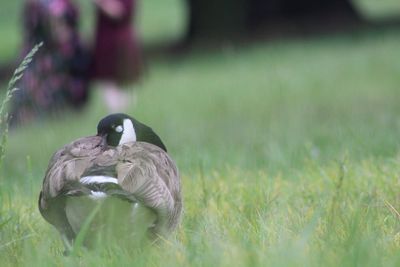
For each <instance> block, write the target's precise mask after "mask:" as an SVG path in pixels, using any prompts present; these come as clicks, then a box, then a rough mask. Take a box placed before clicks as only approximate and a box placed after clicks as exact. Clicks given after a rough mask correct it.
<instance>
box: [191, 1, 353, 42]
mask: <svg viewBox="0 0 400 267" xmlns="http://www.w3.org/2000/svg"><path fill="white" fill-rule="evenodd" d="M186 1H187V4H188V8H189V27H188V31H187V39H188V40H193V39H215V38H216V39H224V38H228V39H229V38H230V37H232V36H235V35H241V34H243V33H245V32H248V31H251V30H253V29H257V28H259V27H262V26H268V25H270V24H272V25H275V24H279V23H294V24H296V23H298V22H299V21H308V22H309V23H311V24H312V23H315V25H318V26H323V23H325V22H329V23H331V24H332V23H335V22H338V23H343V22H352V21H357V20H358V19H359V16H358V13H357V11H356V10H355V8H354V7H353V5H352V3H351V1H350V0H186ZM321 23H322V25H321Z"/></svg>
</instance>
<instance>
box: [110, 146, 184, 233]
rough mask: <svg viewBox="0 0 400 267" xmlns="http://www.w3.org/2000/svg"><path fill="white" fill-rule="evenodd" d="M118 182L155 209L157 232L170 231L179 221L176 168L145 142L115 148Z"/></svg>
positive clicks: (155, 147)
mask: <svg viewBox="0 0 400 267" xmlns="http://www.w3.org/2000/svg"><path fill="white" fill-rule="evenodd" d="M117 152H118V156H119V160H118V163H117V165H116V172H117V177H118V183H119V184H120V185H121V187H122V188H123V189H124V190H126V191H128V192H130V193H132V194H133V195H134V196H135V197H136V198H137V199H138V200H139V201H140V202H141V203H142V204H144V205H145V206H147V207H148V208H150V209H152V210H154V211H155V213H156V215H157V221H156V224H155V227H154V231H155V232H156V233H163V232H165V231H167V232H169V231H171V230H173V229H174V228H175V227H176V226H177V224H178V223H179V218H180V215H181V211H182V200H181V185H180V178H179V173H178V169H177V167H176V165H175V163H174V162H173V161H172V159H171V158H170V157H169V155H168V154H167V153H166V152H165V151H164V150H162V149H160V148H159V147H157V146H154V145H152V144H149V143H145V142H135V143H128V144H124V145H122V146H119V147H117Z"/></svg>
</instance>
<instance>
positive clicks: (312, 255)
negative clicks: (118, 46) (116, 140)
mask: <svg viewBox="0 0 400 267" xmlns="http://www.w3.org/2000/svg"><path fill="white" fill-rule="evenodd" d="M158 12H160V11H158ZM289 41H290V42H289ZM289 41H288V40H282V41H272V42H269V43H260V44H248V45H244V46H242V47H240V48H239V47H236V46H234V45H230V46H224V47H222V48H221V49H215V50H212V51H195V52H193V53H191V54H190V55H187V56H185V57H172V56H171V57H165V58H163V59H159V60H158V61H154V62H150V63H151V64H150V69H149V70H150V72H149V74H148V76H147V77H146V79H145V81H144V83H143V84H142V85H140V86H137V87H138V89H140V90H139V91H138V95H139V96H138V97H139V101H138V105H137V106H136V107H133V108H132V109H131V110H130V112H129V113H130V114H132V115H134V116H135V117H137V118H138V119H139V120H141V121H143V122H145V123H147V124H149V125H151V126H152V127H153V128H154V129H155V130H156V132H157V133H159V134H160V136H161V137H162V139H163V141H164V142H165V144H166V145H167V147H168V149H169V151H170V154H171V156H172V157H173V158H174V159H175V160H176V162H177V165H178V166H179V169H180V172H181V176H182V181H183V195H184V204H185V214H184V217H183V221H182V225H181V227H180V228H179V230H178V231H177V233H176V234H175V235H174V236H172V237H171V239H170V240H165V241H163V242H160V244H158V245H157V246H154V247H150V248H148V247H146V248H141V249H139V248H136V249H131V248H121V247H118V244H105V245H104V246H103V247H100V248H99V249H98V250H96V251H92V252H85V253H82V254H81V256H76V257H64V256H63V255H62V251H63V247H62V243H61V241H60V239H59V236H58V234H57V233H56V231H55V230H54V229H53V228H52V227H51V226H50V225H49V224H47V223H46V222H45V221H44V220H43V219H42V217H41V216H40V214H39V212H38V209H37V197H38V192H39V190H40V186H41V181H42V178H43V175H44V172H45V170H46V167H47V164H48V160H49V158H50V156H51V154H52V153H53V152H54V151H55V150H56V149H57V148H59V147H60V146H62V145H63V144H65V143H67V142H69V141H71V140H73V139H76V138H77V137H80V136H85V135H90V134H94V133H95V128H96V124H97V121H98V119H99V118H101V117H102V116H103V115H105V110H104V108H103V103H102V102H101V98H100V97H99V96H98V92H97V91H94V95H93V96H94V97H93V98H92V101H91V103H90V105H89V106H88V107H87V109H86V110H85V111H84V112H82V113H80V114H75V113H69V114H66V116H65V118H63V119H59V120H51V121H46V122H45V121H42V122H39V123H37V124H35V125H31V126H28V127H26V128H23V129H19V130H16V131H12V132H11V133H10V136H9V140H8V151H7V153H6V157H5V162H4V164H3V166H2V169H1V170H0V259H1V266H128V265H133V266H400V253H399V252H400V214H399V211H400V199H399V191H400V183H399V173H400V154H399V148H400V105H399V97H400V91H399V86H400V75H399V73H400V57H399V55H400V54H399V47H400V32H399V31H380V32H367V33H365V32H364V33H358V34H356V33H355V34H348V35H336V36H326V37H314V38H310V39H306V40H301V39H298V40H289ZM0 46H1V45H0Z"/></svg>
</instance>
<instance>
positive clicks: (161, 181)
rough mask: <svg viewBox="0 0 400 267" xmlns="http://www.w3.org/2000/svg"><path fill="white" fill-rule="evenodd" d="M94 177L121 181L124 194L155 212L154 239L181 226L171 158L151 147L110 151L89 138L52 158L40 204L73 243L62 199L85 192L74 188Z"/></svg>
mask: <svg viewBox="0 0 400 267" xmlns="http://www.w3.org/2000/svg"><path fill="white" fill-rule="evenodd" d="M90 175H106V176H111V177H115V178H117V179H118V184H119V185H120V186H121V187H122V189H123V190H124V191H126V192H127V193H129V194H132V195H133V196H134V197H135V198H136V199H137V200H138V201H139V202H140V203H141V204H142V205H144V206H145V207H148V208H149V209H151V210H153V211H154V212H155V214H156V216H157V220H156V225H155V226H154V227H153V229H152V231H154V233H156V234H164V233H168V232H170V231H172V230H173V229H175V228H176V226H177V225H178V223H179V219H180V215H181V211H182V199H181V185H180V178H179V173H178V170H177V168H176V165H175V164H174V162H173V161H172V159H171V158H170V157H169V155H168V154H167V153H166V152H165V151H163V150H162V149H160V148H159V147H157V146H154V145H152V144H149V143H144V142H134V143H133V142H132V143H127V144H124V145H121V146H117V147H109V146H107V145H105V144H104V143H103V140H102V138H101V137H99V136H91V137H84V138H81V139H78V140H76V141H74V142H72V143H70V144H68V145H66V146H65V147H63V148H62V149H60V150H59V151H57V152H56V153H55V154H54V155H53V157H52V158H51V160H50V163H49V166H48V169H47V172H46V175H45V178H44V181H43V188H42V192H41V195H40V199H39V209H40V211H41V213H42V215H43V217H44V218H45V219H46V220H47V221H48V222H50V223H51V224H53V225H54V226H55V227H56V228H57V229H58V230H59V231H60V232H61V234H64V235H66V236H67V237H68V238H69V239H73V238H74V234H76V233H74V232H73V231H72V230H71V227H70V225H69V224H68V220H67V219H66V215H65V208H63V205H65V200H64V199H65V198H66V197H68V196H71V195H74V194H75V192H74V190H81V189H80V188H79V187H76V186H73V185H74V184H79V180H80V179H81V178H82V177H84V176H90ZM71 185H72V186H71ZM65 221H67V222H65Z"/></svg>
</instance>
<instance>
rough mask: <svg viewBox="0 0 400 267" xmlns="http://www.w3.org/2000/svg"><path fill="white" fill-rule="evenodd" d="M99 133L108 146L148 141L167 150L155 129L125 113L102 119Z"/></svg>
mask: <svg viewBox="0 0 400 267" xmlns="http://www.w3.org/2000/svg"><path fill="white" fill-rule="evenodd" d="M97 135H98V136H101V137H102V138H103V141H104V143H106V144H107V145H108V146H114V147H115V146H119V145H123V144H125V143H130V142H147V143H150V144H153V145H156V146H158V147H160V148H161V149H163V150H164V151H167V149H166V147H165V145H164V144H163V142H162V141H161V139H160V137H159V136H158V135H157V134H156V133H155V132H154V131H153V129H151V128H150V127H149V126H147V125H145V124H143V123H141V122H139V121H138V120H136V119H134V118H132V117H130V116H128V115H126V114H124V113H115V114H111V115H108V116H106V117H104V118H103V119H101V120H100V122H99V124H98V125H97Z"/></svg>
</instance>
